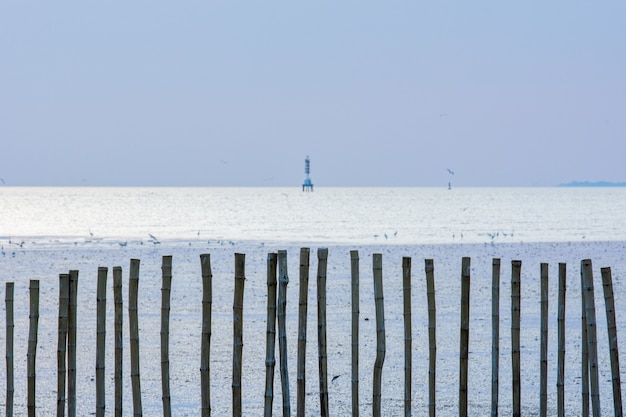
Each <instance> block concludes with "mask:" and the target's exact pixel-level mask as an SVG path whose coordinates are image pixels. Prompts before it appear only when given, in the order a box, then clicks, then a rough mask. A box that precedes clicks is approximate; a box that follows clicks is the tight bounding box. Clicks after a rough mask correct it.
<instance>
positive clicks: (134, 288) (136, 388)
mask: <svg viewBox="0 0 626 417" xmlns="http://www.w3.org/2000/svg"><path fill="white" fill-rule="evenodd" d="M139 263H140V261H139V259H131V260H130V275H129V282H128V325H129V331H130V379H131V385H132V391H133V416H135V417H140V416H142V415H143V411H142V407H141V379H140V375H139V369H140V367H139V318H138V311H137V298H138V291H139Z"/></svg>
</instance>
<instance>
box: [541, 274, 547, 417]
mask: <svg viewBox="0 0 626 417" xmlns="http://www.w3.org/2000/svg"><path fill="white" fill-rule="evenodd" d="M540 278H541V318H540V321H541V338H540V339H541V347H540V352H539V356H540V360H539V361H540V371H539V374H540V375H539V379H540V384H539V415H540V416H541V417H546V416H547V415H548V264H547V263H542V264H541V265H540Z"/></svg>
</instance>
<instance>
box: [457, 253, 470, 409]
mask: <svg viewBox="0 0 626 417" xmlns="http://www.w3.org/2000/svg"><path fill="white" fill-rule="evenodd" d="M469 318H470V258H468V257H463V260H462V262H461V340H460V342H461V343H460V360H459V362H460V363H459V368H460V371H459V416H461V417H467V373H468V356H469Z"/></svg>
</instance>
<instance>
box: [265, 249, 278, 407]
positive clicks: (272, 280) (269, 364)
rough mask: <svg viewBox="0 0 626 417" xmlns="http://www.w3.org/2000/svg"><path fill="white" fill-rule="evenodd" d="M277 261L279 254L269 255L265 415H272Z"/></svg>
mask: <svg viewBox="0 0 626 417" xmlns="http://www.w3.org/2000/svg"><path fill="white" fill-rule="evenodd" d="M276 262H277V255H276V254H275V253H270V254H268V255H267V341H266V345H265V413H264V416H265V417H272V404H273V402H274V368H275V366H276V358H275V356H274V352H275V350H276Z"/></svg>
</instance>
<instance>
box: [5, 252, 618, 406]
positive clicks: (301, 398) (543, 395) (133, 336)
mask: <svg viewBox="0 0 626 417" xmlns="http://www.w3.org/2000/svg"><path fill="white" fill-rule="evenodd" d="M309 256H310V250H309V249H308V248H303V249H301V251H300V280H299V305H298V340H297V348H298V349H297V354H298V367H297V376H298V380H297V388H298V403H297V415H298V416H304V415H306V407H305V397H306V396H307V395H311V393H310V392H307V390H306V384H305V364H306V361H305V358H306V343H307V337H306V328H307V321H308V320H307V318H308V280H309V267H310V260H309ZM200 258H201V275H202V288H203V291H202V326H201V334H202V338H201V367H200V377H201V387H200V394H201V395H200V397H201V402H200V404H201V412H202V416H203V417H205V416H210V413H211V406H210V404H211V400H210V385H211V384H210V371H211V369H210V363H211V359H210V338H211V306H212V277H213V276H212V272H211V263H210V255H208V254H205V255H201V256H200ZM372 260H373V269H372V271H373V283H374V306H375V313H376V358H375V362H374V366H373V374H374V375H373V380H372V382H373V390H372V403H371V407H372V414H373V416H374V417H376V416H381V415H383V411H382V406H383V402H384V400H385V398H386V397H385V396H384V395H383V385H384V384H383V378H382V376H383V364H384V360H385V356H386V340H385V318H384V296H383V267H382V266H383V262H382V255H381V254H374V255H373V256H372ZM139 262H140V261H139V260H138V259H132V260H131V264H130V273H129V284H128V285H129V302H128V315H129V327H130V335H129V341H130V356H131V364H130V370H131V372H130V377H131V383H132V389H133V415H135V416H140V415H142V409H141V389H140V385H139V331H138V328H139V327H138V308H137V307H138V301H137V299H138V284H139ZM521 265H522V264H521V261H512V263H511V267H512V269H511V355H512V359H511V365H512V374H511V377H512V396H511V398H512V401H513V406H512V409H511V410H512V415H514V416H515V415H521V410H522V408H521V407H522V401H521V378H520V375H521V364H520V329H521V325H520V321H521V320H520V319H521ZM327 269H328V250H327V249H318V251H317V330H318V334H317V336H318V337H317V340H318V365H319V398H320V409H319V414H320V415H321V416H329V415H330V410H329V398H328V397H329V386H328V352H327V340H326V332H327V321H326V309H327V305H326V304H327V293H326V286H327ZM234 270H235V280H234V283H233V284H234V285H233V286H234V299H233V373H232V413H233V416H236V417H240V416H241V415H243V405H242V403H243V401H242V397H243V395H242V388H243V386H242V380H243V374H242V370H243V369H242V363H243V348H244V345H243V329H244V327H243V318H244V284H245V280H246V277H245V255H244V254H240V253H236V254H235V266H234ZM548 270H549V268H548V264H547V263H542V264H541V265H540V271H539V281H540V289H541V291H540V310H541V316H540V324H541V329H540V336H541V337H540V358H539V359H540V369H539V371H540V374H539V378H540V396H539V400H540V403H539V415H542V416H543V415H547V414H548V398H549V395H548V388H547V373H548V361H547V357H548V343H547V341H548V324H549V321H548V312H549V310H548V301H549V293H548V288H549V285H548ZM97 272H98V273H97V291H96V317H97V321H96V358H95V359H96V361H95V362H96V366H95V379H94V380H95V392H96V410H95V415H96V416H103V415H105V410H106V408H105V405H106V401H105V400H106V396H105V385H106V378H105V363H104V358H105V357H106V355H105V342H106V333H105V331H106V311H107V303H106V285H107V284H106V283H107V272H108V269H107V268H106V267H100V268H98V271H97ZM470 272H471V268H470V258H467V257H466V258H463V259H462V268H461V302H460V308H459V309H460V313H461V318H460V339H459V340H460V353H459V359H460V360H459V393H458V395H459V397H458V400H459V415H460V416H467V415H469V414H470V412H469V410H468V403H470V401H468V399H469V398H470V394H471V393H470V388H471V386H472V384H469V383H468V382H469V381H468V368H469V366H468V364H469V359H470V355H471V351H470V350H469V330H470V314H469V313H470V310H469V309H470ZM558 272H559V274H558V275H559V282H558V317H557V325H558V338H557V340H558V363H557V368H556V373H557V376H556V381H557V384H556V390H557V404H556V410H557V413H558V415H559V416H564V415H565V398H564V397H565V394H564V393H565V378H564V375H565V334H566V332H565V318H566V317H565V311H566V310H565V299H566V297H565V294H566V265H565V264H564V263H561V264H559V270H558ZM350 274H351V282H350V286H351V290H352V291H351V312H352V345H351V347H352V356H351V358H352V379H351V387H352V415H353V416H357V415H358V414H359V407H360V406H362V405H363V404H361V403H360V402H359V395H358V394H359V389H358V388H359V384H358V382H359V377H358V353H359V338H358V328H359V255H358V252H357V251H351V252H350ZM601 274H602V284H603V291H604V305H605V309H606V317H607V331H608V347H609V354H610V362H611V363H610V365H611V384H612V388H613V398H612V400H613V406H614V414H615V415H616V416H622V415H623V413H622V399H621V381H620V370H619V350H618V344H617V327H618V326H617V323H616V319H617V318H616V308H615V299H614V295H613V280H612V276H611V269H610V268H602V269H601ZM425 275H426V296H427V304H428V306H427V310H428V333H429V343H428V345H429V347H428V349H429V367H428V380H429V384H428V391H429V396H428V397H429V398H428V404H427V405H428V413H429V415H430V416H434V415H435V412H436V407H437V402H436V385H435V380H436V379H435V375H436V374H435V365H436V352H437V349H436V308H435V281H434V278H435V277H434V262H433V260H432V259H426V260H425ZM277 277H278V280H277ZM288 282H289V278H288V272H287V252H286V251H278V253H270V254H268V257H267V323H266V324H267V328H266V334H267V340H266V349H265V353H266V358H265V372H266V375H265V377H266V383H265V387H264V389H265V396H264V415H265V416H266V417H267V416H271V415H272V405H273V398H274V387H273V386H274V373H275V364H276V359H275V350H276V343H275V341H276V334H277V332H278V338H279V355H280V375H281V393H282V395H283V403H282V406H283V416H290V413H291V411H290V400H289V380H288V376H289V372H288V367H287V356H288V353H287V349H288V346H287V331H286V320H287V317H286V316H287V310H286V305H287V284H288ZM58 283H59V304H58V342H57V368H58V369H57V392H56V415H57V416H64V415H65V413H66V407H67V415H68V416H69V415H72V413H74V414H75V413H76V403H75V392H76V391H75V390H76V386H75V384H76V382H75V381H76V354H77V349H76V347H77V343H76V334H77V332H76V330H77V322H78V320H77V286H78V271H77V270H71V271H70V272H69V273H62V274H60V275H59V280H58ZM171 285H172V258H171V256H164V257H163V261H162V288H161V383H162V394H163V395H162V401H163V415H164V416H170V415H172V398H171V393H170V389H169V384H170V376H169V368H170V363H169V316H170V309H171V305H170V302H171V301H170V298H171V289H172V288H171ZM413 285H414V284H413V283H412V282H411V258H409V257H403V258H402V285H401V288H402V299H403V306H402V316H403V324H404V370H405V373H404V389H405V390H404V398H403V404H404V415H405V416H410V415H411V414H412V407H413V406H414V404H413V403H412V398H411V395H412V392H413V373H412V369H413V363H412V357H413V350H414V345H413V336H412V329H413V324H412V316H413V306H412V304H411V299H412V291H411V290H412V288H413ZM491 285H492V291H491V298H492V306H491V310H492V341H491V343H492V349H491V355H492V356H491V359H492V367H491V415H492V416H497V415H498V382H499V381H498V379H499V378H498V373H499V369H498V361H499V350H500V348H499V338H500V335H499V321H500V313H499V308H500V306H499V298H500V259H498V258H494V259H493V262H492V284H491ZM39 287H40V282H39V281H38V280H31V281H30V286H29V290H30V309H29V319H30V321H29V331H28V352H27V360H26V366H27V373H26V375H27V401H26V407H27V410H28V415H29V416H34V415H36V412H37V410H38V409H39V408H41V406H40V405H39V406H38V405H37V403H36V393H37V392H36V387H37V383H36V375H37V372H36V357H37V349H38V346H37V344H38V343H37V342H38V339H37V335H38V323H39V291H40V289H39ZM581 289H582V291H581V306H582V307H583V308H582V320H581V322H582V328H581V330H582V334H581V341H582V342H583V343H582V345H581V348H582V349H581V351H582V352H583V354H582V355H583V356H581V363H582V371H583V373H582V375H581V376H582V384H581V386H582V394H583V395H582V398H581V405H582V407H583V408H582V410H581V411H582V413H581V415H585V414H584V413H585V412H587V413H588V411H589V405H591V409H592V412H593V416H594V417H597V416H599V415H600V390H599V385H600V380H599V369H598V368H599V362H598V343H597V336H596V326H597V321H596V312H595V296H594V282H593V270H592V265H591V261H590V260H588V259H586V260H583V261H582V262H581ZM113 294H114V307H115V315H114V325H115V335H114V340H115V372H114V374H115V378H114V379H115V408H114V410H115V416H116V417H118V416H121V415H122V390H121V387H122V385H123V383H122V354H123V351H122V346H123V343H122V341H123V332H122V323H123V320H122V269H121V267H114V268H113ZM13 304H14V284H13V283H6V289H5V306H6V363H7V369H6V378H7V382H6V388H7V393H6V415H7V416H12V415H13V406H14V404H13V395H14V381H13V379H14V370H13V368H14V361H13V357H14V356H13V344H14V327H15V324H14V313H13V308H14V307H13ZM484 380H487V379H486V378H485V379H484ZM585 381H587V383H588V385H587V388H585ZM589 391H590V393H591V395H590V398H591V404H589V401H588V399H589ZM66 393H67V397H66V396H65V394H66ZM72 396H74V397H73V398H74V402H72ZM585 403H586V406H585ZM585 407H586V408H585Z"/></svg>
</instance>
